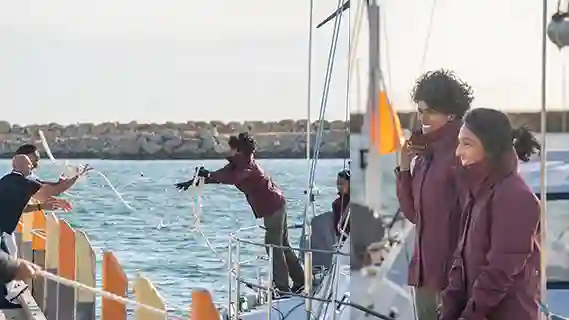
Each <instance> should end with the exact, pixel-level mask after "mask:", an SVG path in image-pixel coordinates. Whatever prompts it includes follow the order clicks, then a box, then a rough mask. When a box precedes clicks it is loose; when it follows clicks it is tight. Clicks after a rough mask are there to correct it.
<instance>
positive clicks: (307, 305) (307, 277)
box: [304, 224, 312, 320]
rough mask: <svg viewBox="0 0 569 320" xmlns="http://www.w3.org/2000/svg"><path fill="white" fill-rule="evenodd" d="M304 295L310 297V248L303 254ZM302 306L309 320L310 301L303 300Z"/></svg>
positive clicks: (310, 312)
mask: <svg viewBox="0 0 569 320" xmlns="http://www.w3.org/2000/svg"><path fill="white" fill-rule="evenodd" d="M306 234H307V237H308V239H310V237H311V236H312V227H311V226H310V224H309V225H308V226H307V228H306ZM304 294H305V295H306V296H308V297H310V296H312V252H311V251H310V247H309V248H308V250H307V251H305V252H304ZM304 306H305V310H306V319H307V320H311V314H312V299H305V300H304Z"/></svg>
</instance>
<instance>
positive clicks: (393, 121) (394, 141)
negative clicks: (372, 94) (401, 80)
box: [369, 91, 405, 155]
mask: <svg viewBox="0 0 569 320" xmlns="http://www.w3.org/2000/svg"><path fill="white" fill-rule="evenodd" d="M369 123H370V128H369V134H370V141H371V143H372V145H374V146H375V147H376V150H378V151H379V154H380V155H386V154H391V153H394V152H396V151H397V150H399V148H401V146H402V145H403V143H404V142H405V138H404V136H403V129H402V128H401V123H400V122H399V116H398V115H397V113H396V112H395V110H393V108H392V107H391V104H390V103H389V99H388V98H387V94H386V93H385V91H381V92H380V93H379V106H378V107H377V108H376V109H374V110H373V111H372V113H371V114H370V122H369Z"/></svg>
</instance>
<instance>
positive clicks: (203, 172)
mask: <svg viewBox="0 0 569 320" xmlns="http://www.w3.org/2000/svg"><path fill="white" fill-rule="evenodd" d="M198 177H201V178H207V177H209V170H207V169H205V168H204V167H201V168H200V170H199V171H198Z"/></svg>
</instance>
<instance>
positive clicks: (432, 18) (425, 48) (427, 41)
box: [409, 0, 437, 130]
mask: <svg viewBox="0 0 569 320" xmlns="http://www.w3.org/2000/svg"><path fill="white" fill-rule="evenodd" d="M436 10H437V0H433V4H432V5H431V14H430V15H429V26H428V27H427V36H426V37H425V42H424V45H423V56H422V57H421V67H420V68H421V69H420V70H421V71H420V72H421V73H422V72H425V65H426V63H427V56H428V53H429V44H430V42H431V34H432V29H433V24H434V21H435V13H436ZM416 123H417V113H416V112H413V113H411V117H410V118H409V130H413V129H414V128H415V125H416Z"/></svg>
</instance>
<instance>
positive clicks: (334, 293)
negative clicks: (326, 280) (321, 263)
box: [332, 235, 341, 320]
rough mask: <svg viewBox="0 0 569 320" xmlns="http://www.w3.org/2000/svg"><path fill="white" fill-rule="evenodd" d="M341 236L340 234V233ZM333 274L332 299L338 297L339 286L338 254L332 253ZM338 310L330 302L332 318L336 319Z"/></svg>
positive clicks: (334, 304)
mask: <svg viewBox="0 0 569 320" xmlns="http://www.w3.org/2000/svg"><path fill="white" fill-rule="evenodd" d="M340 236H341V235H340ZM334 260H336V261H335V263H334V270H333V271H334V275H333V276H332V279H334V280H335V281H334V283H332V299H334V300H339V299H338V287H339V286H340V266H339V265H338V256H337V255H334ZM337 310H338V306H337V305H336V303H332V320H336V311H337Z"/></svg>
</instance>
